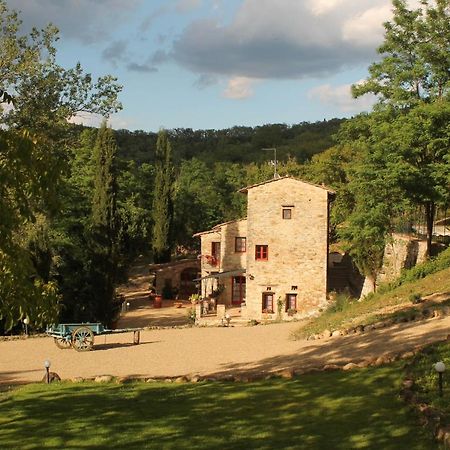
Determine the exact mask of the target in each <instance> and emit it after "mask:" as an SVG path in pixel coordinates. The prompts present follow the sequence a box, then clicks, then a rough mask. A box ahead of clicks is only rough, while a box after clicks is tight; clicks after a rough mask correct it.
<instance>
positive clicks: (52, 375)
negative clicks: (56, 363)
mask: <svg viewBox="0 0 450 450" xmlns="http://www.w3.org/2000/svg"><path fill="white" fill-rule="evenodd" d="M55 381H61V377H60V376H59V375H58V374H57V373H56V372H49V374H48V380H47V374H45V375H44V376H43V378H42V382H43V383H47V382H48V383H53V382H55Z"/></svg>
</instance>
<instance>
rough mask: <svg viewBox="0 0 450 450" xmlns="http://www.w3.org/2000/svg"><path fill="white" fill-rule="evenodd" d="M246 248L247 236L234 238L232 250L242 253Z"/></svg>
mask: <svg viewBox="0 0 450 450" xmlns="http://www.w3.org/2000/svg"><path fill="white" fill-rule="evenodd" d="M246 250H247V238H245V237H237V238H235V240H234V251H235V252H236V253H244V252H245V251H246Z"/></svg>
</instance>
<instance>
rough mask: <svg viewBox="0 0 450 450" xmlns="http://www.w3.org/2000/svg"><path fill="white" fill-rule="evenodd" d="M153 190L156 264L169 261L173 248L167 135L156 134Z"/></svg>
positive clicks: (153, 237) (172, 171)
mask: <svg viewBox="0 0 450 450" xmlns="http://www.w3.org/2000/svg"><path fill="white" fill-rule="evenodd" d="M155 159H156V160H155V188H154V192H153V210H152V218H153V234H152V248H153V259H154V261H155V262H156V263H163V262H168V261H170V257H171V252H172V248H173V226H172V224H173V198H172V195H173V182H174V169H173V165H172V148H171V146H170V142H169V140H168V137H167V133H166V131H164V130H161V131H160V132H159V134H158V141H157V143H156V155H155Z"/></svg>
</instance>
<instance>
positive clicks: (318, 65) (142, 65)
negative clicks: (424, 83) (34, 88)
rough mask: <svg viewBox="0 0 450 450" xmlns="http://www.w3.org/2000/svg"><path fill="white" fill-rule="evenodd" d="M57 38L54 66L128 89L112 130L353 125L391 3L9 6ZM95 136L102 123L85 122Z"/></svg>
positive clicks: (30, 0) (153, 1)
mask: <svg viewBox="0 0 450 450" xmlns="http://www.w3.org/2000/svg"><path fill="white" fill-rule="evenodd" d="M7 1H8V5H9V6H10V8H14V9H17V10H20V11H22V15H21V17H22V19H23V20H24V24H25V26H27V27H29V26H31V25H36V26H44V25H45V24H46V23H48V22H49V21H51V22H53V23H54V24H55V25H56V26H58V28H59V29H60V33H61V39H60V41H59V43H58V61H59V62H60V64H62V65H63V66H66V67H70V66H73V65H74V64H75V63H76V62H77V61H80V62H81V64H82V66H83V67H84V68H85V70H87V71H89V72H92V73H93V74H94V75H96V76H100V75H104V74H108V73H110V74H113V75H115V76H117V77H118V79H119V82H120V83H121V84H123V86H124V87H123V91H122V93H121V96H120V99H121V101H122V103H123V107H124V108H123V111H121V112H120V113H118V114H116V115H114V116H113V117H112V118H111V123H112V126H113V127H114V128H128V129H131V130H134V129H142V130H145V131H157V130H158V129H159V128H161V127H165V128H194V129H200V128H203V129H206V128H216V129H218V128H226V127H231V126H234V125H246V126H256V125H262V124H265V123H287V124H292V123H298V122H302V121H316V120H322V119H325V118H327V119H328V118H332V117H348V116H351V115H353V114H355V113H357V112H360V111H363V110H368V109H370V107H371V105H372V104H373V98H371V97H370V96H366V97H363V98H361V99H358V100H353V99H351V96H350V91H349V88H350V85H351V84H352V83H355V82H358V81H360V80H362V79H364V78H365V77H366V75H367V67H368V65H369V64H370V62H372V61H374V59H375V58H376V51H375V49H376V47H377V46H378V45H379V44H380V43H381V41H382V36H383V27H382V23H383V21H385V20H388V19H389V17H390V11H391V4H390V1H389V0H358V1H356V0H165V1H163V0H7ZM78 120H80V121H84V122H85V123H88V124H95V123H96V121H97V120H98V118H95V117H87V116H84V117H81V118H78Z"/></svg>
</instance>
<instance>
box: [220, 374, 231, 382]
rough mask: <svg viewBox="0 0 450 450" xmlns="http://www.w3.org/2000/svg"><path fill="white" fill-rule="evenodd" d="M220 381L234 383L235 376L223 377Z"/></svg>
mask: <svg viewBox="0 0 450 450" xmlns="http://www.w3.org/2000/svg"><path fill="white" fill-rule="evenodd" d="M219 381H234V376H233V375H223V376H221V377H219Z"/></svg>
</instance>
